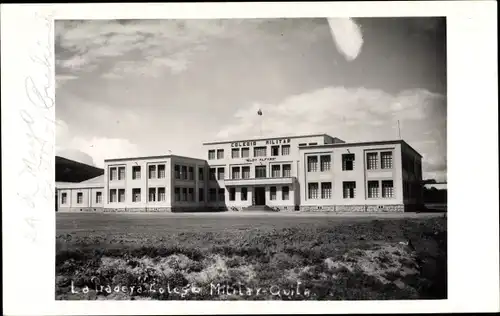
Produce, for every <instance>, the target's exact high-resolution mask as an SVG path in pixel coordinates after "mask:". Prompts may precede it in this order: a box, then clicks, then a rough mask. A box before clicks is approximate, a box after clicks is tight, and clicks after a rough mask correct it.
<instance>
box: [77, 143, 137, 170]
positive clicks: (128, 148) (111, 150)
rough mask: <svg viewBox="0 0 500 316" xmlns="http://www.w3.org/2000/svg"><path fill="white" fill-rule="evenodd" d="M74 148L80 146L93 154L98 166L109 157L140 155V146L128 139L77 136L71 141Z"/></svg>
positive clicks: (82, 149)
mask: <svg viewBox="0 0 500 316" xmlns="http://www.w3.org/2000/svg"><path fill="white" fill-rule="evenodd" d="M71 146H72V147H73V148H78V149H80V150H81V151H84V152H86V153H87V154H88V155H89V156H91V157H92V158H93V160H94V162H95V165H96V166H98V167H101V168H102V167H103V166H104V160H105V159H109V158H123V157H134V156H139V155H140V150H139V147H138V146H137V145H136V144H133V143H131V142H130V141H129V140H127V139H121V138H105V137H94V138H91V139H86V138H81V137H76V138H74V139H73V140H72V141H71Z"/></svg>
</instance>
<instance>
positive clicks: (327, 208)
mask: <svg viewBox="0 0 500 316" xmlns="http://www.w3.org/2000/svg"><path fill="white" fill-rule="evenodd" d="M300 210H301V211H302V212H337V213H360V212H365V213H383V212H384V213H386V212H387V213H403V212H405V206H404V205H403V204H397V205H307V206H306V205H302V206H300Z"/></svg>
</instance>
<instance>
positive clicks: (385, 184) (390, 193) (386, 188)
mask: <svg viewBox="0 0 500 316" xmlns="http://www.w3.org/2000/svg"><path fill="white" fill-rule="evenodd" d="M382 197H383V198H392V197H394V185H393V182H392V180H384V181H382Z"/></svg>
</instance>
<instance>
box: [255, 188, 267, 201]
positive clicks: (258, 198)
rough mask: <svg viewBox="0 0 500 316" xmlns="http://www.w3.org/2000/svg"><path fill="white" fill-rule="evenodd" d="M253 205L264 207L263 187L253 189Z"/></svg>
mask: <svg viewBox="0 0 500 316" xmlns="http://www.w3.org/2000/svg"><path fill="white" fill-rule="evenodd" d="M253 192H254V195H255V205H266V188H265V187H255V188H254V190H253Z"/></svg>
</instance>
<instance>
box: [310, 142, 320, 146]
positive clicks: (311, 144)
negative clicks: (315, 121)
mask: <svg viewBox="0 0 500 316" xmlns="http://www.w3.org/2000/svg"><path fill="white" fill-rule="evenodd" d="M317 144H318V143H309V146H314V145H317Z"/></svg>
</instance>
